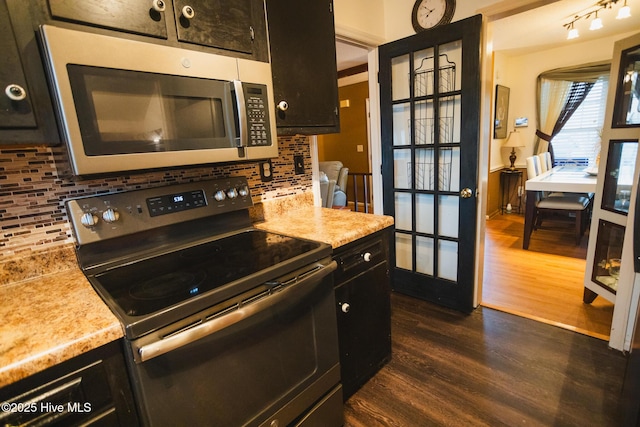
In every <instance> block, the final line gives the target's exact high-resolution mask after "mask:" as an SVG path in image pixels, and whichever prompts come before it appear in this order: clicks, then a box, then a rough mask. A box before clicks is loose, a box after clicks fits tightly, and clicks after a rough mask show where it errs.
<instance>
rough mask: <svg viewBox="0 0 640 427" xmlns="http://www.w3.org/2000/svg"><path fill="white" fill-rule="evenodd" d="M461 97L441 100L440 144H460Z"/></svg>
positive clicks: (448, 97)
mask: <svg viewBox="0 0 640 427" xmlns="http://www.w3.org/2000/svg"><path fill="white" fill-rule="evenodd" d="M461 101H462V98H461V97H460V95H456V96H447V97H444V98H441V99H440V111H439V113H440V143H442V144H451V143H460V117H461V115H462V114H461V109H460V107H461Z"/></svg>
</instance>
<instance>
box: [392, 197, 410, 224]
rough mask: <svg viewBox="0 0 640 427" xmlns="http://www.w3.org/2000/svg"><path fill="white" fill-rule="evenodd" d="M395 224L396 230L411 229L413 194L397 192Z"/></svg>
mask: <svg viewBox="0 0 640 427" xmlns="http://www.w3.org/2000/svg"><path fill="white" fill-rule="evenodd" d="M395 205H396V211H395V226H396V230H405V231H411V228H412V226H411V223H412V221H411V194H409V193H396V195H395Z"/></svg>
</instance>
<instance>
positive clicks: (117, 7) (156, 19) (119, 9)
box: [48, 0, 170, 39]
mask: <svg viewBox="0 0 640 427" xmlns="http://www.w3.org/2000/svg"><path fill="white" fill-rule="evenodd" d="M169 1H170V0H155V1H152V0H109V1H104V0H82V1H78V0H48V2H49V10H50V11H51V16H52V17H53V18H55V19H65V20H70V21H77V22H83V23H87V24H93V25H98V26H101V27H106V28H113V29H116V30H121V31H127V32H131V33H136V34H143V35H148V36H153V37H159V38H163V39H166V38H167V25H166V23H165V13H164V12H165V10H166V9H167V3H168V2H169Z"/></svg>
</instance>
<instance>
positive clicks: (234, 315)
mask: <svg viewBox="0 0 640 427" xmlns="http://www.w3.org/2000/svg"><path fill="white" fill-rule="evenodd" d="M336 268H337V264H336V262H335V261H332V262H331V263H330V264H328V265H326V266H325V267H324V268H322V269H320V270H318V271H316V272H314V273H311V274H309V275H308V276H306V277H304V278H302V279H301V280H299V281H298V282H296V283H293V284H291V285H289V286H286V287H284V288H283V289H281V290H279V291H276V292H274V293H273V294H271V295H270V296H267V297H265V298H263V299H260V300H258V301H256V302H253V303H249V304H247V305H244V306H240V307H239V308H238V309H237V310H235V311H232V312H230V313H228V314H225V315H222V316H220V317H216V318H213V319H211V320H208V321H206V322H204V323H201V324H199V325H198V326H194V327H193V328H190V329H187V330H185V331H183V332H180V333H177V334H175V335H171V336H169V337H166V338H163V339H161V340H159V341H155V342H152V343H149V344H145V345H142V346H140V347H137V346H135V345H134V359H135V361H136V362H137V363H142V362H145V361H147V360H149V359H153V358H154V357H158V356H160V355H163V354H165V353H168V352H170V351H172V350H176V349H178V348H180V347H184V346H185V345H187V344H190V343H192V342H194V341H197V340H199V339H202V338H204V337H206V336H209V335H211V334H214V333H216V332H219V331H221V330H223V329H225V328H228V327H230V326H231V325H234V324H236V323H238V322H241V321H243V320H246V319H248V318H250V317H252V316H255V315H256V314H258V313H260V312H263V311H265V310H268V309H269V308H271V307H273V306H275V305H276V304H280V303H281V302H283V301H284V300H287V301H288V302H291V301H292V300H294V299H296V300H300V299H302V298H304V297H305V296H306V295H308V294H310V293H311V292H313V290H314V289H315V288H316V286H317V285H318V284H319V283H320V282H321V281H322V279H324V278H325V277H327V276H328V275H329V274H331V273H333V272H334V271H335V270H336ZM136 349H137V351H136Z"/></svg>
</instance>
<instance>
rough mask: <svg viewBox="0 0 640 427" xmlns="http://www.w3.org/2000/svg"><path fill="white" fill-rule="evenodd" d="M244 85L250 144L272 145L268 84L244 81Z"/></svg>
mask: <svg viewBox="0 0 640 427" xmlns="http://www.w3.org/2000/svg"><path fill="white" fill-rule="evenodd" d="M242 86H243V91H244V99H245V103H246V108H247V122H248V128H249V129H248V130H249V146H250V147H251V146H263V145H264V146H268V145H271V130H270V125H269V102H268V99H267V86H265V85H261V84H255V83H243V84H242Z"/></svg>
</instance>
